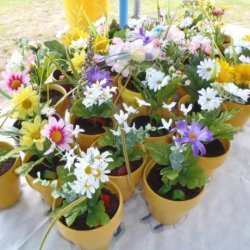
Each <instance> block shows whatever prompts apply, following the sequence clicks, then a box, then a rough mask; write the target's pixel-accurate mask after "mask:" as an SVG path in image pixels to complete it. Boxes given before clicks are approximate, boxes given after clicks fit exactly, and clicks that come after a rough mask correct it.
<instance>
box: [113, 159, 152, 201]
mask: <svg viewBox="0 0 250 250" xmlns="http://www.w3.org/2000/svg"><path fill="white" fill-rule="evenodd" d="M146 163H147V159H146V158H144V159H143V162H142V164H141V166H140V167H139V168H138V169H136V170H135V171H134V172H132V173H131V176H132V179H133V182H134V186H135V187H137V186H138V184H139V181H140V180H141V177H142V174H143V170H144V167H145V164H146ZM109 179H110V180H111V181H112V182H114V183H115V184H116V185H117V186H118V188H119V189H120V190H121V193H122V197H123V201H127V200H129V199H130V198H131V197H132V196H133V194H134V191H133V190H132V187H131V184H130V181H129V176H128V175H123V176H112V175H109Z"/></svg>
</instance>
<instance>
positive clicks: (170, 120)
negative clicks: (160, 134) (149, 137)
mask: <svg viewBox="0 0 250 250" xmlns="http://www.w3.org/2000/svg"><path fill="white" fill-rule="evenodd" d="M161 122H162V125H163V126H162V127H159V129H166V130H169V129H170V127H171V125H172V123H173V120H172V119H169V120H168V121H166V120H165V119H161Z"/></svg>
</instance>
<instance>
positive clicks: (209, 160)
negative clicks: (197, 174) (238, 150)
mask: <svg viewBox="0 0 250 250" xmlns="http://www.w3.org/2000/svg"><path fill="white" fill-rule="evenodd" d="M220 142H221V143H222V145H223V147H224V149H225V153H224V154H223V155H220V156H217V157H199V163H200V166H201V167H202V168H203V169H204V170H205V172H206V175H207V176H211V175H212V174H213V172H214V170H216V169H217V168H219V167H220V166H221V165H222V164H223V163H224V161H225V160H226V158H227V155H228V152H229V149H230V141H229V140H225V139H220Z"/></svg>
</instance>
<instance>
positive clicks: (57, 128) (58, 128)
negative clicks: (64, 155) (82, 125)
mask: <svg viewBox="0 0 250 250" xmlns="http://www.w3.org/2000/svg"><path fill="white" fill-rule="evenodd" d="M72 132H73V125H72V124H68V125H66V124H65V123H64V121H63V119H60V120H58V121H57V119H56V118H55V117H52V116H51V117H49V123H48V124H47V125H45V127H44V128H43V130H42V131H41V134H42V136H44V137H46V138H48V139H49V140H50V141H51V143H52V148H53V145H56V146H57V147H58V148H59V149H60V150H62V151H64V150H67V151H70V149H71V147H70V145H69V144H70V143H72V142H73V138H72V137H73V133H72ZM52 151H53V150H52Z"/></svg>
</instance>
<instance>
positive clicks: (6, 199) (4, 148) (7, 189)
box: [0, 141, 22, 209]
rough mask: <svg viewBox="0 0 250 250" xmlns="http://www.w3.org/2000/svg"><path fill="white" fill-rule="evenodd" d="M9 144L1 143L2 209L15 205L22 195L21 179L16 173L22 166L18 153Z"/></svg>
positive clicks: (0, 177) (0, 185)
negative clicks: (12, 152) (13, 151)
mask: <svg viewBox="0 0 250 250" xmlns="http://www.w3.org/2000/svg"><path fill="white" fill-rule="evenodd" d="M12 150H14V147H13V146H12V145H11V144H9V143H8V142H4V141H1V142H0V209H4V208H8V207H10V206H12V205H13V204H15V203H16V202H17V201H18V199H19V197H20V195H21V185H20V177H19V176H18V175H17V174H16V173H15V170H16V168H18V167H19V166H20V165H21V164H22V160H21V157H20V155H19V153H18V151H17V150H16V151H15V155H14V154H13V155H11V154H10V152H11V151H12Z"/></svg>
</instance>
